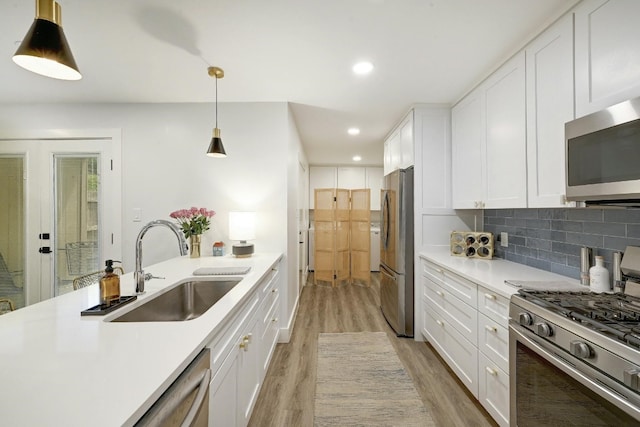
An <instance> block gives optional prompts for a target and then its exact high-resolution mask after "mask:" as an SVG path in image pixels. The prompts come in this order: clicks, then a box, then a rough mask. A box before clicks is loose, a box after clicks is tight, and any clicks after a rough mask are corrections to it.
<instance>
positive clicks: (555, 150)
mask: <svg viewBox="0 0 640 427" xmlns="http://www.w3.org/2000/svg"><path fill="white" fill-rule="evenodd" d="M525 52H526V57H527V166H528V167H527V174H528V179H527V186H528V197H527V198H528V206H529V207H530V208H545V207H546V208H551V207H565V206H566V203H565V184H566V177H565V157H566V156H565V148H564V143H565V141H564V124H565V123H566V122H568V121H570V120H572V119H573V118H574V112H573V94H574V91H573V16H572V15H571V14H567V15H566V16H564V17H563V18H562V19H560V21H558V22H557V23H556V24H554V25H553V26H552V27H551V28H549V29H548V30H546V31H545V32H544V33H543V34H541V35H540V36H539V37H538V38H536V39H535V40H534V41H533V42H532V43H531V44H530V45H529V46H527V48H526V50H525Z"/></svg>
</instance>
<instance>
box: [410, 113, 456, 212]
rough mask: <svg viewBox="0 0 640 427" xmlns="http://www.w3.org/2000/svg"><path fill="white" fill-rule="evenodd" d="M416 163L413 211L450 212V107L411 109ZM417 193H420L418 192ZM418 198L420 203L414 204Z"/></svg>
mask: <svg viewBox="0 0 640 427" xmlns="http://www.w3.org/2000/svg"><path fill="white" fill-rule="evenodd" d="M413 123H414V125H413V128H414V130H415V135H414V153H415V155H416V156H417V158H418V161H419V163H417V165H418V166H416V174H418V173H419V176H416V179H415V183H414V186H415V192H416V194H417V195H418V198H417V199H416V201H415V203H416V212H418V211H419V210H420V209H421V210H422V212H423V213H426V212H431V213H440V212H443V211H446V212H444V213H447V214H448V213H450V210H451V110H450V109H449V108H425V107H420V108H418V107H417V108H415V109H414V112H413ZM420 194H421V195H422V196H420ZM419 201H420V204H417V203H418V202H419Z"/></svg>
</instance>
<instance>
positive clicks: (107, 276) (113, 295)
mask: <svg viewBox="0 0 640 427" xmlns="http://www.w3.org/2000/svg"><path fill="white" fill-rule="evenodd" d="M116 262H117V261H116ZM113 263H114V261H113V260H111V259H108V260H106V261H105V263H104V264H105V266H106V268H105V269H104V276H102V278H101V279H100V304H104V305H107V306H109V305H111V304H112V303H113V302H115V301H118V300H119V299H120V276H118V275H117V274H115V273H114V272H113Z"/></svg>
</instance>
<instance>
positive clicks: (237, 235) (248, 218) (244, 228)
mask: <svg viewBox="0 0 640 427" xmlns="http://www.w3.org/2000/svg"><path fill="white" fill-rule="evenodd" d="M255 238H256V213H255V212H229V239H231V240H239V241H240V243H239V244H235V245H233V246H232V251H233V255H235V256H236V257H248V256H251V254H253V243H247V240H254V239H255Z"/></svg>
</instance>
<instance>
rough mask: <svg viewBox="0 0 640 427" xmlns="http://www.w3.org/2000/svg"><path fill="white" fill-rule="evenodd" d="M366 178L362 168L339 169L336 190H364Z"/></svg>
mask: <svg viewBox="0 0 640 427" xmlns="http://www.w3.org/2000/svg"><path fill="white" fill-rule="evenodd" d="M366 185H367V178H366V175H365V168H363V167H339V168H338V186H337V187H336V188H346V189H357V188H366Z"/></svg>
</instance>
